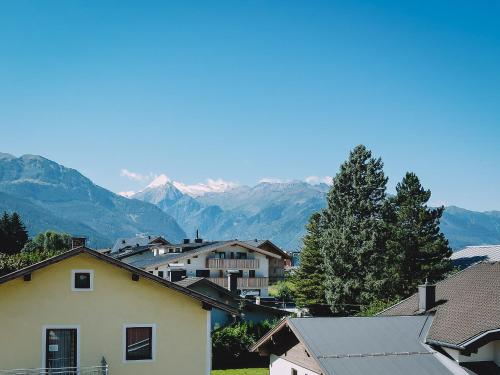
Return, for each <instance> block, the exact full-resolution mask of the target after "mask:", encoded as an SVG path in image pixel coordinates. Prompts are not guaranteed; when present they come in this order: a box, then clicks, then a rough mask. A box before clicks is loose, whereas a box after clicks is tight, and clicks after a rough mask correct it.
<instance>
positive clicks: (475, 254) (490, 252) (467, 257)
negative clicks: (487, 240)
mask: <svg viewBox="0 0 500 375" xmlns="http://www.w3.org/2000/svg"><path fill="white" fill-rule="evenodd" d="M451 261H452V262H453V265H454V266H456V267H458V268H460V269H463V268H466V267H468V266H471V265H472V264H474V263H477V262H483V261H488V262H500V245H484V246H467V247H466V248H465V249H463V250H460V251H457V252H455V253H453V254H452V255H451Z"/></svg>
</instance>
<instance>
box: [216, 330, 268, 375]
mask: <svg viewBox="0 0 500 375" xmlns="http://www.w3.org/2000/svg"><path fill="white" fill-rule="evenodd" d="M275 324H276V322H269V321H267V320H266V321H263V322H261V323H259V324H254V323H252V322H238V323H235V324H233V325H230V326H225V327H222V328H216V329H215V330H214V331H213V332H212V355H213V366H214V367H215V368H232V367H233V366H236V367H241V366H245V365H247V366H248V365H252V364H254V363H255V362H259V358H258V357H257V356H256V355H255V353H249V351H248V348H249V347H250V346H252V345H253V344H254V343H255V342H256V341H257V340H258V339H259V338H260V337H262V336H263V335H264V334H265V333H266V332H268V331H269V330H270V329H271V328H273V327H274V325H275Z"/></svg>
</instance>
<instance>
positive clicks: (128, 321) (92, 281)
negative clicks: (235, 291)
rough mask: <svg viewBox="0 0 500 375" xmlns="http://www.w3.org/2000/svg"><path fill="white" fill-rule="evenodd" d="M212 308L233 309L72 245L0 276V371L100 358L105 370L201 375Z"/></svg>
mask: <svg viewBox="0 0 500 375" xmlns="http://www.w3.org/2000/svg"><path fill="white" fill-rule="evenodd" d="M212 308H217V309H220V310H223V311H226V312H227V313H229V314H238V310H237V309H235V308H234V307H232V306H229V305H227V304H225V303H223V302H220V300H216V299H213V298H210V297H208V296H205V295H203V294H200V293H198V292H196V291H195V290H192V289H188V288H185V287H183V286H181V285H178V284H175V283H172V282H170V281H168V280H165V279H163V278H159V277H157V276H155V275H152V274H150V273H148V272H146V271H144V270H141V269H138V268H135V267H133V266H131V265H129V264H126V263H123V262H121V261H119V260H117V259H115V258H112V257H109V256H107V255H104V254H101V253H99V252H96V251H93V250H90V249H87V248H85V247H80V248H76V249H73V250H70V251H68V252H65V253H63V254H61V255H58V256H56V257H54V258H51V259H48V260H46V261H44V262H41V263H38V264H35V265H32V266H30V267H27V268H24V269H22V270H19V271H16V272H14V273H11V274H9V275H6V276H3V277H1V278H0V331H1V332H2V334H1V335H0V348H2V350H1V351H0V369H18V368H23V369H26V368H37V369H38V368H43V369H47V368H49V369H51V370H50V373H61V374H69V373H72V374H73V373H76V372H78V373H79V374H84V373H85V372H84V371H83V368H89V367H91V366H98V365H99V364H100V363H101V361H102V359H103V358H104V359H105V361H106V362H107V364H108V365H109V373H110V374H120V375H137V374H148V375H154V374H158V375H159V374H165V373H175V374H177V375H195V374H205V375H209V374H210V369H211V336H210V331H211V327H210V326H211V310H212ZM55 368H64V369H65V370H61V371H60V372H56V370H54V369H55ZM68 368H72V370H71V371H70V370H68ZM44 371H45V370H36V371H34V372H26V371H25V372H19V371H11V372H2V371H0V372H1V373H2V374H3V373H6V374H19V373H22V374H25V373H33V374H34V373H36V374H38V373H49V372H44ZM46 371H49V370H46Z"/></svg>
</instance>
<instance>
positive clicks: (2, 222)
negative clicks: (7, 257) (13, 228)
mask: <svg viewBox="0 0 500 375" xmlns="http://www.w3.org/2000/svg"><path fill="white" fill-rule="evenodd" d="M9 224H10V216H9V214H8V213H7V212H5V211H4V213H3V214H2V217H1V218H0V253H5V252H6V251H7V250H6V249H7V248H8V247H9V243H8V241H9V233H8V232H9Z"/></svg>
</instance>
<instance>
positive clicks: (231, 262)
mask: <svg viewBox="0 0 500 375" xmlns="http://www.w3.org/2000/svg"><path fill="white" fill-rule="evenodd" d="M207 268H218V269H228V268H233V269H237V270H241V269H257V268H259V260H258V259H219V258H208V259H207Z"/></svg>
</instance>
